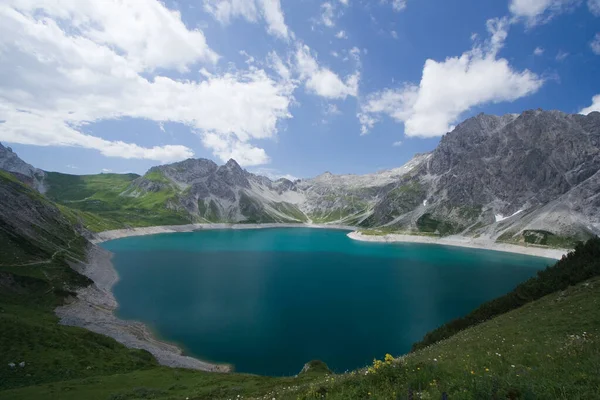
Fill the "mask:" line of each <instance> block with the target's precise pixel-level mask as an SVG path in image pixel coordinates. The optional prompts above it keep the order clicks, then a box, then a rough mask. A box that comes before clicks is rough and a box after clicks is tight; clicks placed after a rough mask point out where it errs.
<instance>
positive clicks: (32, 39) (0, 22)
mask: <svg viewBox="0 0 600 400" xmlns="http://www.w3.org/2000/svg"><path fill="white" fill-rule="evenodd" d="M599 77H600V0H588V1H583V0H497V1H493V2H490V1H476V0H456V1H452V2H448V1H440V0H406V1H402V0H387V1H386V0H382V1H366V0H362V1H361V0H329V1H323V0H320V1H317V0H293V1H292V0H289V1H287V0H281V1H279V0H203V1H182V0H178V1H167V2H164V3H161V2H158V1H156V0H143V1H142V0H138V1H129V2H128V1H124V2H111V1H96V2H93V1H90V2H79V1H77V0H72V1H65V2H63V3H61V4H58V2H55V1H51V0H40V1H31V0H8V1H6V2H4V4H3V5H0V141H2V142H3V143H4V144H6V145H9V146H11V147H12V148H13V149H14V150H15V151H16V152H17V153H18V154H19V155H20V156H21V157H22V158H23V159H25V160H26V161H28V162H30V163H32V164H34V165H35V166H37V167H40V168H43V169H46V170H50V171H60V172H66V173H74V174H85V173H98V172H102V171H113V172H126V171H132V172H137V173H143V172H144V171H146V170H147V169H148V168H149V167H151V166H153V165H157V164H163V163H167V162H173V161H177V160H181V159H185V158H188V157H205V158H210V159H213V160H215V161H216V162H217V163H223V162H225V161H227V159H229V158H230V157H233V158H235V159H236V160H237V161H238V162H240V164H242V165H243V166H244V167H245V168H247V169H248V170H250V171H253V172H259V173H263V174H267V175H269V176H271V177H278V176H293V177H310V176H315V175H317V174H319V173H322V172H324V171H330V172H333V173H367V172H372V171H376V170H380V169H387V168H394V167H398V166H400V165H402V164H404V163H405V162H406V161H408V160H409V159H410V158H411V157H412V156H413V155H414V154H415V153H418V152H426V151H430V150H432V149H433V148H435V146H436V144H437V143H438V141H439V139H440V137H441V135H443V134H444V133H445V132H447V131H449V130H451V129H452V127H453V126H454V125H456V124H457V123H459V122H460V121H462V120H464V119H465V118H468V117H469V116H472V115H475V114H477V113H480V112H485V113H492V114H504V113H520V112H522V111H523V110H526V109H532V108H543V109H558V110H562V111H565V112H569V113H578V112H582V113H588V112H591V111H593V110H600V96H598V97H594V96H597V95H599V94H600V79H599Z"/></svg>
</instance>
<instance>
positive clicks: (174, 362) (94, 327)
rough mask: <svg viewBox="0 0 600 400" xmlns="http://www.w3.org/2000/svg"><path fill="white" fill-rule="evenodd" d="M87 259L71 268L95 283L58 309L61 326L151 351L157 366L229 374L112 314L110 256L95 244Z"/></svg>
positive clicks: (225, 368) (114, 304)
mask: <svg viewBox="0 0 600 400" xmlns="http://www.w3.org/2000/svg"><path fill="white" fill-rule="evenodd" d="M86 255H87V260H86V261H85V262H80V263H77V264H73V265H72V268H73V269H74V270H76V271H77V272H79V273H81V274H82V275H85V276H87V277H88V278H90V279H91V280H92V281H93V282H94V283H93V284H91V285H90V286H87V287H84V288H80V289H78V290H77V297H75V298H72V299H70V300H69V301H67V302H66V304H64V305H62V306H59V307H57V308H56V309H55V310H54V312H55V313H56V315H57V316H58V317H59V319H60V324H62V325H69V326H77V327H80V328H84V329H87V330H89V331H92V332H95V333H99V334H102V335H106V336H109V337H111V338H113V339H115V340H116V341H118V342H120V343H122V344H124V345H125V346H127V347H129V348H134V349H143V350H146V351H148V352H150V353H151V354H152V355H153V356H154V357H155V358H156V360H157V361H158V363H159V364H160V365H164V366H168V367H173V368H188V369H195V370H201V371H211V372H231V371H232V367H231V366H229V365H223V364H213V363H209V362H205V361H202V360H198V359H196V358H193V357H189V356H186V355H184V354H183V351H182V350H181V348H179V347H178V346H177V345H175V344H171V343H167V342H165V341H162V340H159V339H157V338H156V337H155V335H154V334H153V333H152V331H151V330H150V329H149V328H148V327H147V326H146V325H145V324H143V323H141V322H137V321H126V320H122V319H120V318H118V317H117V316H116V315H115V313H114V312H115V310H116V309H117V307H118V303H117V300H116V299H115V297H114V295H113V293H112V287H113V286H114V285H115V284H116V283H117V281H118V280H119V276H118V274H117V271H116V270H115V268H114V266H113V264H112V255H113V254H112V253H111V252H110V251H108V250H105V249H103V248H101V247H98V246H97V245H92V246H91V247H90V248H89V249H88V251H87V254H86Z"/></svg>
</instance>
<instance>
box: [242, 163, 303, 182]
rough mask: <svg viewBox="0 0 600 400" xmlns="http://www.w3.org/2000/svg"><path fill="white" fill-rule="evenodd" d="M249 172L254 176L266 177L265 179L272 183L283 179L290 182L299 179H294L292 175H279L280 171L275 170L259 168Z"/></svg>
mask: <svg viewBox="0 0 600 400" xmlns="http://www.w3.org/2000/svg"><path fill="white" fill-rule="evenodd" d="M250 172H252V173H253V174H256V175H262V176H266V177H267V178H269V179H270V180H272V181H276V180H278V179H281V178H284V179H287V180H290V181H292V182H293V181H295V180H297V179H299V178H298V177H296V176H294V175H290V174H283V173H281V171H279V170H277V169H275V168H265V167H259V168H254V169H252V170H251V171H250Z"/></svg>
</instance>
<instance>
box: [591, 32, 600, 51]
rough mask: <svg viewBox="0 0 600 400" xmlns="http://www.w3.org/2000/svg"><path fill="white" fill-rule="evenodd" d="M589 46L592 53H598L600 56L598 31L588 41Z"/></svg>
mask: <svg viewBox="0 0 600 400" xmlns="http://www.w3.org/2000/svg"><path fill="white" fill-rule="evenodd" d="M590 48H591V49H592V51H593V52H594V54H598V55H599V56H600V33H596V36H594V40H592V41H591V42H590Z"/></svg>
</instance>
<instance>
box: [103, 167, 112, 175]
mask: <svg viewBox="0 0 600 400" xmlns="http://www.w3.org/2000/svg"><path fill="white" fill-rule="evenodd" d="M111 172H112V169H108V168H102V173H103V174H109V173H111Z"/></svg>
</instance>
